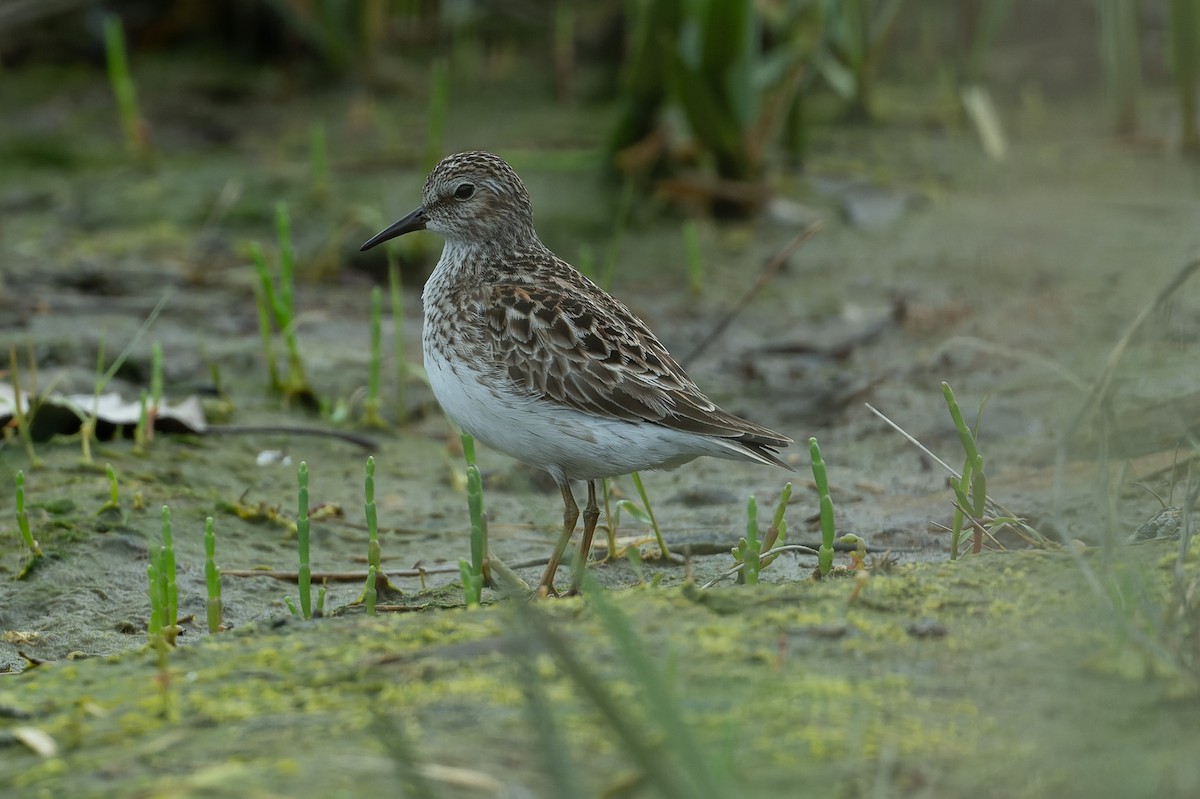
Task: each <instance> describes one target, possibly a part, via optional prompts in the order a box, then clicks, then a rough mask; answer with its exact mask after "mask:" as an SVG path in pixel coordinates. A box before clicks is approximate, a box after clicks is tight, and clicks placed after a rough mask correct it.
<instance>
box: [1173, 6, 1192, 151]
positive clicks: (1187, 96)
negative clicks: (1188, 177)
mask: <svg viewBox="0 0 1200 799" xmlns="http://www.w3.org/2000/svg"><path fill="white" fill-rule="evenodd" d="M1167 35H1168V37H1169V39H1170V41H1169V49H1170V53H1171V70H1172V72H1173V73H1174V77H1175V87H1176V90H1177V91H1178V92H1179V114H1180V130H1179V133H1180V143H1181V146H1182V147H1183V151H1184V152H1185V153H1191V154H1200V120H1198V119H1197V112H1198V111H1200V106H1198V103H1200V0H1168V3H1167Z"/></svg>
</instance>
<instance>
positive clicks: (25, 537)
mask: <svg viewBox="0 0 1200 799" xmlns="http://www.w3.org/2000/svg"><path fill="white" fill-rule="evenodd" d="M16 484H17V529H19V530H20V531H21V540H22V541H24V542H25V546H26V547H28V549H29V553H30V556H29V560H28V561H27V562H26V564H25V566H24V567H22V569H21V571H20V572H19V573H18V574H17V579H18V580H23V579H25V578H26V577H28V576H29V574H30V573H31V572H32V571H33V568H34V566H35V565H36V564H37V563H38V562H39V561H41V559H42V547H41V545H40V544H39V543H38V542H37V539H36V538H34V537H33V531H32V530H30V529H29V514H28V513H26V511H25V472H23V471H22V470H20V469H18V470H17V474H16Z"/></svg>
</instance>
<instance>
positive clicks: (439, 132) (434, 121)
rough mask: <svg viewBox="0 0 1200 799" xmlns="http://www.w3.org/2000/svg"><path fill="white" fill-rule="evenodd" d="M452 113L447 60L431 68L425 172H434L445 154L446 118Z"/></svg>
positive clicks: (439, 59) (438, 62) (439, 60)
mask: <svg viewBox="0 0 1200 799" xmlns="http://www.w3.org/2000/svg"><path fill="white" fill-rule="evenodd" d="M449 113H450V68H449V66H448V65H447V63H446V59H445V58H437V59H434V61H433V64H431V65H430V68H429V113H428V115H427V116H426V129H425V131H426V137H425V161H424V164H423V166H424V167H425V172H426V173H428V172H432V171H433V168H434V167H435V166H437V163H438V161H440V160H442V153H443V152H445V147H446V144H445V141H446V117H447V116H448V115H449Z"/></svg>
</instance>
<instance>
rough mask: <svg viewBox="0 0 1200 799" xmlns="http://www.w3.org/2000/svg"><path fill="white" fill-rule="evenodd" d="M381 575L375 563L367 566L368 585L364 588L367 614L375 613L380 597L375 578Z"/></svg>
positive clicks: (372, 614) (364, 602)
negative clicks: (376, 603)
mask: <svg viewBox="0 0 1200 799" xmlns="http://www.w3.org/2000/svg"><path fill="white" fill-rule="evenodd" d="M378 576H379V570H378V569H377V568H375V564H373V563H372V564H371V565H370V566H368V567H367V585H366V587H365V588H363V604H364V605H365V606H366V608H367V615H368V616H374V615H375V602H376V600H377V598H378V593H379V592H378V590H377V589H376V588H375V580H376V578H377V577H378Z"/></svg>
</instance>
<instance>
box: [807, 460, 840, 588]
mask: <svg viewBox="0 0 1200 799" xmlns="http://www.w3.org/2000/svg"><path fill="white" fill-rule="evenodd" d="M808 454H809V458H810V459H811V460H812V473H813V482H815V483H816V484H817V496H819V497H820V498H821V499H820V501H821V546H820V547H818V548H817V571H818V573H819V574H820V575H821V576H822V577H824V576H825V575H827V574H829V571H830V569H832V568H833V533H834V530H833V498H832V497H831V496H829V478H828V476H827V475H826V474H825V461H824V459H823V458H822V457H821V447H820V446H819V445H818V444H817V439H816V438H810V439H808Z"/></svg>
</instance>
